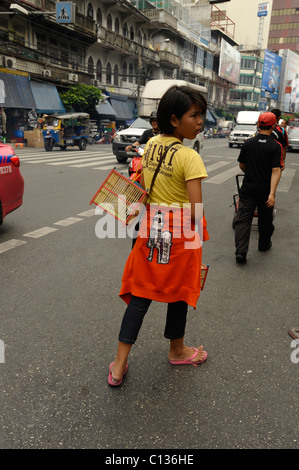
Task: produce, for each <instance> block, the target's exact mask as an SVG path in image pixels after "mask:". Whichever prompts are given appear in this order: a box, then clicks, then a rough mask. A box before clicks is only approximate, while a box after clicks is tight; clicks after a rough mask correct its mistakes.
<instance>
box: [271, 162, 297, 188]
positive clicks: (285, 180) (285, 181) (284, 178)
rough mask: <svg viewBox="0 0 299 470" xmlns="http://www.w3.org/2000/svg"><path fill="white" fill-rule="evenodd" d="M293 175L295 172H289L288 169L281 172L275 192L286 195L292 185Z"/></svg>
mask: <svg viewBox="0 0 299 470" xmlns="http://www.w3.org/2000/svg"><path fill="white" fill-rule="evenodd" d="M295 173H296V170H291V169H288V168H286V169H285V170H283V172H282V173H281V178H280V181H279V183H278V186H277V190H276V191H279V192H284V193H287V192H288V191H289V189H290V187H291V185H292V182H293V179H294V176H295Z"/></svg>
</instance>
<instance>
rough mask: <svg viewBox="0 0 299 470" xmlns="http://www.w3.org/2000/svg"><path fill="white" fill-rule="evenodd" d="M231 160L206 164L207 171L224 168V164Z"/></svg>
mask: <svg viewBox="0 0 299 470" xmlns="http://www.w3.org/2000/svg"><path fill="white" fill-rule="evenodd" d="M229 164H230V162H217V163H212V165H208V166H206V171H207V173H208V174H209V172H210V171H214V170H218V168H222V167H223V166H226V165H229Z"/></svg>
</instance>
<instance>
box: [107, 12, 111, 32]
mask: <svg viewBox="0 0 299 470" xmlns="http://www.w3.org/2000/svg"><path fill="white" fill-rule="evenodd" d="M107 29H109V30H110V31H112V16H111V15H110V13H109V15H108V16H107Z"/></svg>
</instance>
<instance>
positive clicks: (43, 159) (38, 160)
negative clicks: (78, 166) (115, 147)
mask: <svg viewBox="0 0 299 470" xmlns="http://www.w3.org/2000/svg"><path fill="white" fill-rule="evenodd" d="M91 156H93V157H95V154H94V153H89V154H84V158H88V157H91ZM104 157H110V158H113V157H114V156H113V155H111V154H107V155H98V156H97V158H104ZM72 158H82V153H81V154H80V155H77V156H76V155H72V156H68V157H67V156H62V155H59V156H58V155H57V156H52V157H49V155H47V156H44V157H39V158H38V157H35V158H32V157H30V158H28V159H26V160H23V159H21V162H23V163H47V162H52V161H58V160H71V159H72Z"/></svg>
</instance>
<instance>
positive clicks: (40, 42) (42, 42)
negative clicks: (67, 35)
mask: <svg viewBox="0 0 299 470" xmlns="http://www.w3.org/2000/svg"><path fill="white" fill-rule="evenodd" d="M36 39H37V42H36V46H37V50H38V51H39V52H42V53H43V54H47V37H46V36H44V35H43V34H37V35H36Z"/></svg>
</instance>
